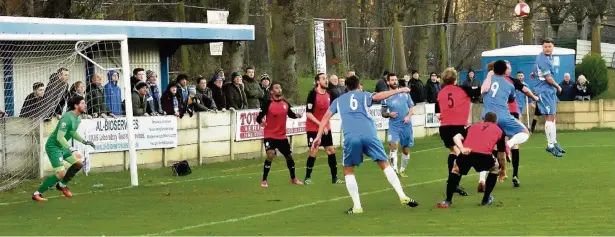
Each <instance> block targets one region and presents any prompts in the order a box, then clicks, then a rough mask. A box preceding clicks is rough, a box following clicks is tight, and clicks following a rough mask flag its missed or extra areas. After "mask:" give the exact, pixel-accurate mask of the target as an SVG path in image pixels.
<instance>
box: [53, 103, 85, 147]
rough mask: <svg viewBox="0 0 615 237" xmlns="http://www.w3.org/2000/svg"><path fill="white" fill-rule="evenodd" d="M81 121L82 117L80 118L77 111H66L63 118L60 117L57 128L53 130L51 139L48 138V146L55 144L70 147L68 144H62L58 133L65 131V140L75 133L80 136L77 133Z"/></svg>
mask: <svg viewBox="0 0 615 237" xmlns="http://www.w3.org/2000/svg"><path fill="white" fill-rule="evenodd" d="M79 123H81V118H79V116H78V115H76V114H75V112H73V111H68V112H66V113H64V114H63V115H62V118H60V122H58V125H56V128H55V129H54V130H53V132H52V133H51V135H49V139H48V140H47V144H45V145H47V146H49V145H53V146H58V147H63V148H68V147H66V146H68V144H62V143H61V142H60V141H59V140H58V133H60V132H63V133H64V139H65V141H68V140H70V139H71V138H73V137H74V136H75V135H76V136H77V137H78V136H79V135H77V134H76V133H77V128H78V127H79Z"/></svg>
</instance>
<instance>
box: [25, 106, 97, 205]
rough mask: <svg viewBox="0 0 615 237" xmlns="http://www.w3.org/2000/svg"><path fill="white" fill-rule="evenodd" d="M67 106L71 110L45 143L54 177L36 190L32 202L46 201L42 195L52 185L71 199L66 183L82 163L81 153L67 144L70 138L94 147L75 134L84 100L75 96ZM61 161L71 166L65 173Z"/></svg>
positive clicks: (84, 109)
mask: <svg viewBox="0 0 615 237" xmlns="http://www.w3.org/2000/svg"><path fill="white" fill-rule="evenodd" d="M67 106H68V108H71V111H68V112H66V113H64V114H63V115H62V117H61V118H60V121H59V122H58V125H56V128H55V129H54V130H53V132H52V133H51V135H49V139H48V140H47V143H45V152H47V156H48V157H49V161H50V162H51V167H53V170H54V171H55V175H52V176H49V177H48V178H47V179H45V181H44V182H43V183H42V184H41V186H40V187H39V188H38V190H37V191H36V192H34V194H33V195H32V200H35V201H39V202H40V201H47V199H46V198H44V197H43V193H44V192H45V191H47V190H48V189H49V188H51V187H53V186H54V185H55V186H56V189H58V190H60V191H62V193H63V194H64V196H65V197H68V198H70V197H72V196H73V194H72V193H71V192H70V191H69V190H68V183H69V182H70V180H71V179H73V177H75V175H76V174H77V173H78V172H79V170H81V168H82V167H83V163H82V161H81V159H82V155H81V153H80V152H79V151H78V150H77V149H75V148H74V147H71V146H70V145H69V144H68V140H70V139H71V138H72V139H73V140H75V141H78V142H81V143H83V144H85V145H88V146H92V147H94V143H92V142H89V141H85V139H83V138H82V137H81V136H79V134H78V133H77V128H78V127H79V123H81V118H79V116H80V115H81V114H83V113H85V111H86V105H85V100H84V99H83V97H81V96H75V97H73V98H71V99H70V100H69V101H68V103H67ZM62 161H66V162H67V163H69V164H71V166H70V168H68V170H67V171H65V170H64V165H63V164H62Z"/></svg>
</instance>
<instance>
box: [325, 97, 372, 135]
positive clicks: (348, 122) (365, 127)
mask: <svg viewBox="0 0 615 237" xmlns="http://www.w3.org/2000/svg"><path fill="white" fill-rule="evenodd" d="M370 106H372V93H369V92H362V91H358V90H355V91H349V92H348V93H345V94H343V95H342V96H340V97H338V98H337V99H335V100H334V101H333V102H332V103H331V106H329V111H331V113H333V114H336V113H339V114H340V119H341V120H342V131H343V133H344V137H349V136H357V137H377V133H376V126H375V125H374V120H373V119H372V117H371V115H370V114H369V107H370Z"/></svg>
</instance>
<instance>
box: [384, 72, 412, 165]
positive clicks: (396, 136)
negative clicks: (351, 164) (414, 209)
mask: <svg viewBox="0 0 615 237" xmlns="http://www.w3.org/2000/svg"><path fill="white" fill-rule="evenodd" d="M387 84H388V85H389V90H396V89H397V75H395V73H389V74H388V75H387ZM412 107H414V102H412V98H411V97H410V95H409V94H408V93H400V94H395V95H392V96H391V97H389V98H388V99H385V100H384V102H383V103H382V110H381V113H382V117H385V118H389V146H390V149H389V159H390V160H389V161H390V163H391V166H393V169H394V170H395V171H396V172H397V174H398V175H399V176H400V177H408V176H407V175H406V174H405V173H404V171H405V170H406V166H408V161H409V160H410V147H412V146H414V134H413V133H412V120H411V117H412V113H413V109H412ZM397 143H399V146H401V148H402V155H401V168H399V169H397V148H398V146H397Z"/></svg>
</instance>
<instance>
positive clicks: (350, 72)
mask: <svg viewBox="0 0 615 237" xmlns="http://www.w3.org/2000/svg"><path fill="white" fill-rule="evenodd" d="M356 75H357V74H356V73H355V71H353V70H350V71H348V74H346V77H351V76H356Z"/></svg>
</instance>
